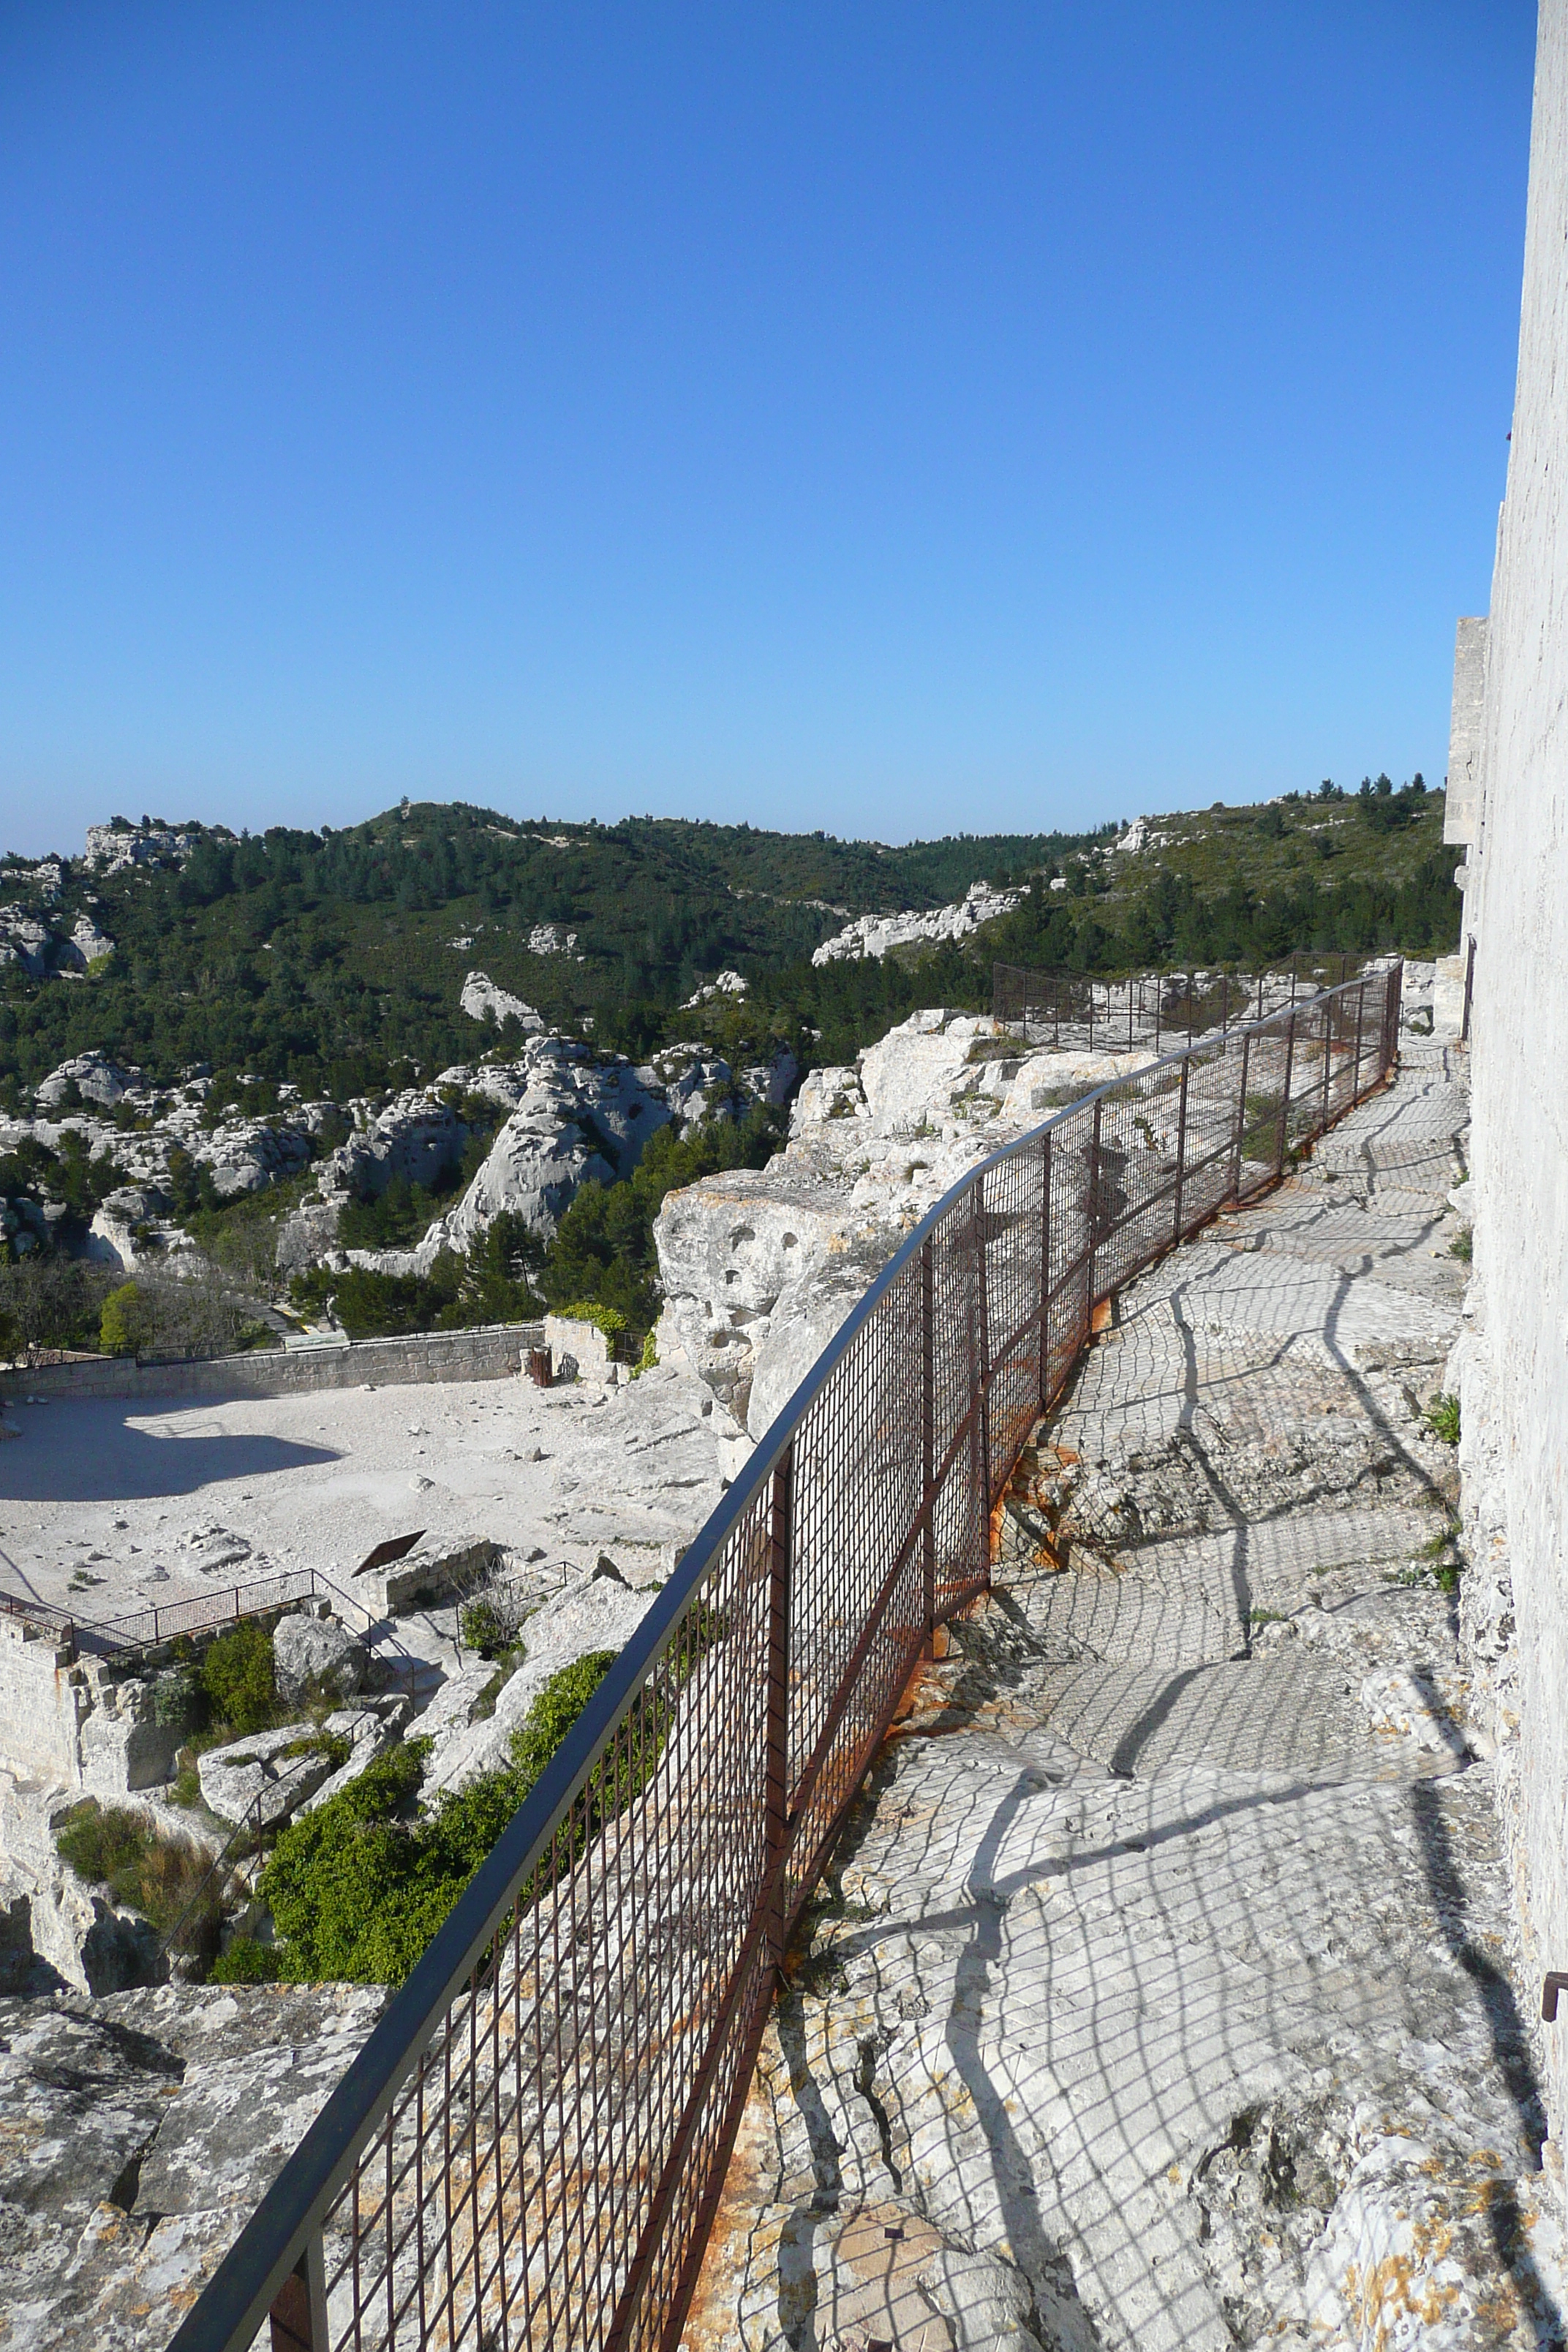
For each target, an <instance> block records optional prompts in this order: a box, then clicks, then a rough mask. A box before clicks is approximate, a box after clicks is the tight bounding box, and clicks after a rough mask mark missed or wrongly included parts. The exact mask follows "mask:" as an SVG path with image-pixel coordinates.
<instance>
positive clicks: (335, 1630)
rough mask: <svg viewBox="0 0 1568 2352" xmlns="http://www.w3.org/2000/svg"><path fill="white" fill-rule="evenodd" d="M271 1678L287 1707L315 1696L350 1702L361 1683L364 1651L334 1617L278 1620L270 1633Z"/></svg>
mask: <svg viewBox="0 0 1568 2352" xmlns="http://www.w3.org/2000/svg"><path fill="white" fill-rule="evenodd" d="M272 1674H273V1680H274V1682H275V1683H276V1685H277V1689H278V1696H279V1698H280V1699H282V1700H283V1702H284V1703H285V1705H286V1706H295V1705H297V1704H298V1702H299V1701H300V1699H302V1698H307V1697H310V1696H314V1695H315V1694H317V1693H320V1694H321V1696H328V1695H331V1696H332V1697H335V1698H352V1697H353V1694H354V1693H355V1691H357V1690H358V1689H359V1687H360V1685H361V1684H362V1683H363V1680H364V1649H363V1644H362V1643H359V1642H356V1641H355V1639H354V1637H353V1634H352V1633H350V1632H349V1630H348V1627H347V1626H346V1625H342V1624H340V1623H339V1622H338V1620H337V1619H336V1618H335V1617H308V1616H305V1615H303V1614H298V1615H295V1616H291V1617H280V1618H279V1621H278V1623H277V1625H276V1626H275V1627H274V1628H273V1633H272Z"/></svg>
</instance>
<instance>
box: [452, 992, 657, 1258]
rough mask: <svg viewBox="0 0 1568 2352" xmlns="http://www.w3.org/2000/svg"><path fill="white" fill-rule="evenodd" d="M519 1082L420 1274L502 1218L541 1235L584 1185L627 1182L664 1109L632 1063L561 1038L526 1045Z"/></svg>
mask: <svg viewBox="0 0 1568 2352" xmlns="http://www.w3.org/2000/svg"><path fill="white" fill-rule="evenodd" d="M522 1068H523V1071H524V1075H525V1081H526V1082H525V1084H524V1086H523V1087H522V1090H521V1096H520V1097H519V1100H518V1104H517V1108H515V1109H514V1110H513V1111H512V1113H511V1115H510V1118H508V1120H507V1121H506V1124H505V1125H504V1127H502V1129H500V1133H499V1135H498V1136H497V1137H496V1139H495V1141H494V1143H493V1144H492V1145H491V1146H490V1150H489V1156H488V1157H487V1159H486V1160H485V1162H484V1165H483V1167H482V1168H480V1170H479V1173H478V1175H477V1176H476V1177H475V1178H474V1181H473V1182H472V1183H471V1184H470V1185H469V1187H468V1191H467V1192H465V1193H464V1195H463V1198H462V1200H461V1201H460V1202H459V1203H458V1206H457V1208H456V1209H455V1210H453V1211H452V1212H451V1213H450V1214H448V1215H447V1216H445V1217H442V1218H438V1219H437V1222H436V1223H434V1224H433V1225H432V1226H431V1227H430V1229H429V1231H428V1233H426V1235H425V1237H424V1239H423V1241H422V1242H421V1243H420V1244H419V1246H418V1248H417V1250H416V1252H415V1253H414V1254H413V1261H412V1262H413V1265H414V1268H415V1270H416V1271H418V1272H421V1273H424V1272H426V1271H428V1268H429V1267H430V1265H432V1264H433V1263H434V1262H435V1259H436V1257H437V1254H438V1252H440V1251H441V1250H443V1249H455V1250H458V1251H463V1250H466V1249H467V1248H468V1245H469V1244H470V1243H471V1242H473V1241H474V1240H475V1239H476V1238H477V1237H478V1236H479V1234H481V1233H483V1232H484V1230H485V1228H486V1227H487V1226H488V1225H489V1224H490V1223H492V1222H493V1220H494V1219H495V1218H496V1217H498V1216H500V1214H501V1213H503V1212H510V1213H512V1214H513V1215H516V1216H520V1217H521V1218H522V1220H523V1222H524V1223H525V1224H527V1225H528V1226H530V1227H531V1230H532V1231H533V1232H534V1233H537V1234H543V1235H545V1236H546V1237H548V1236H549V1235H551V1234H553V1233H554V1231H555V1228H556V1226H557V1224H558V1223H560V1220H561V1218H562V1215H563V1213H564V1212H565V1210H566V1209H567V1208H568V1207H569V1205H570V1203H571V1202H572V1199H573V1197H574V1194H575V1192H576V1191H577V1188H578V1186H579V1185H580V1184H583V1183H584V1182H586V1181H588V1180H589V1179H593V1180H594V1181H596V1182H598V1183H601V1184H613V1183H614V1182H615V1181H616V1178H617V1177H619V1176H627V1175H629V1174H630V1173H631V1171H632V1170H633V1169H634V1168H635V1167H636V1166H637V1161H638V1160H639V1159H640V1158H641V1156H642V1149H643V1146H644V1144H645V1143H646V1142H647V1139H648V1137H649V1136H650V1135H652V1134H653V1133H654V1131H655V1129H658V1128H659V1127H662V1126H664V1125H665V1124H666V1122H667V1121H668V1118H669V1107H668V1104H667V1103H666V1102H665V1100H664V1099H663V1097H662V1095H661V1094H660V1093H659V1092H658V1091H656V1090H655V1089H654V1088H653V1087H649V1086H648V1085H647V1083H646V1082H645V1081H644V1079H643V1078H642V1076H640V1075H639V1073H638V1072H637V1070H635V1069H634V1068H633V1066H632V1065H631V1064H630V1063H629V1062H627V1061H625V1060H622V1059H621V1058H620V1057H619V1056H616V1057H614V1058H612V1059H608V1060H606V1059H605V1058H603V1057H601V1056H598V1055H595V1054H593V1053H592V1052H591V1051H590V1050H589V1048H588V1047H587V1046H586V1045H577V1044H575V1043H574V1041H573V1040H572V1039H570V1038H565V1037H541V1038H537V1039H535V1040H533V1041H531V1043H530V1045H529V1046H528V1048H527V1050H526V1052H525V1054H524V1055H523V1057H522Z"/></svg>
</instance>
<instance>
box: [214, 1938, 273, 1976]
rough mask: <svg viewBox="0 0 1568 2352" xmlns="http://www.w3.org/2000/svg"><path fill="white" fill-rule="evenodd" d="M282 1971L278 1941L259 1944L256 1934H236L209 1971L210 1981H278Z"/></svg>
mask: <svg viewBox="0 0 1568 2352" xmlns="http://www.w3.org/2000/svg"><path fill="white" fill-rule="evenodd" d="M282 1972H283V1955H282V1954H281V1952H279V1949H278V1947H277V1945H276V1944H258V1942H257V1940H256V1938H255V1937H254V1936H236V1937H233V1938H232V1940H231V1941H230V1944H229V1947H228V1949H227V1950H226V1952H220V1953H219V1954H218V1956H217V1958H216V1960H215V1961H214V1962H213V1964H212V1966H211V1968H210V1969H208V1970H207V1982H208V1984H276V1983H277V1981H278V1979H279V1977H280V1976H281V1974H282Z"/></svg>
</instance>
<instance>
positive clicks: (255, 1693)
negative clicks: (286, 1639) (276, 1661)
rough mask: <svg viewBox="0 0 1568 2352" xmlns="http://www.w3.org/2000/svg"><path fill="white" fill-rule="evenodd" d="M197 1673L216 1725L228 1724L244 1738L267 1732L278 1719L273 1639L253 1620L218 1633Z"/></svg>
mask: <svg viewBox="0 0 1568 2352" xmlns="http://www.w3.org/2000/svg"><path fill="white" fill-rule="evenodd" d="M196 1672H197V1676H198V1679H199V1681H200V1683H201V1687H202V1693H203V1696H205V1700H206V1703H207V1709H208V1712H209V1714H210V1716H211V1717H212V1720H213V1721H214V1722H215V1723H222V1724H226V1725H228V1726H229V1727H230V1728H231V1729H233V1730H234V1731H236V1732H237V1733H238V1734H239V1735H240V1737H241V1738H248V1737H249V1735H250V1734H251V1733H252V1732H254V1731H266V1730H268V1729H269V1728H270V1727H271V1726H272V1724H273V1723H274V1722H275V1721H276V1720H277V1716H278V1691H277V1685H276V1684H275V1682H274V1680H273V1674H272V1636H271V1634H270V1633H268V1632H267V1631H266V1630H265V1628H264V1627H262V1626H260V1625H258V1624H257V1623H256V1622H254V1621H251V1622H247V1623H246V1624H243V1625H237V1626H236V1627H235V1629H234V1631H233V1633H222V1634H220V1635H219V1636H218V1639H217V1640H216V1642H215V1643H213V1644H212V1646H211V1648H210V1649H209V1650H207V1651H206V1653H205V1655H204V1656H203V1658H202V1660H201V1664H200V1665H199V1666H198V1667H197V1670H196Z"/></svg>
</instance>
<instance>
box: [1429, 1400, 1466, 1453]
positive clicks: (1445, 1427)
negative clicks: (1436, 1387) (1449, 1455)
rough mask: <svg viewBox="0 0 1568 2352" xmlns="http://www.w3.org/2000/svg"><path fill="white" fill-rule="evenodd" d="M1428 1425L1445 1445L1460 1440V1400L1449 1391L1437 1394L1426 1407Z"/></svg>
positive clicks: (1455, 1443)
mask: <svg viewBox="0 0 1568 2352" xmlns="http://www.w3.org/2000/svg"><path fill="white" fill-rule="evenodd" d="M1426 1426H1427V1428H1428V1429H1429V1430H1430V1431H1431V1433H1432V1434H1433V1436H1434V1437H1436V1438H1439V1439H1440V1440H1441V1441H1442V1443H1443V1444H1445V1445H1458V1442H1459V1400H1458V1397H1457V1396H1449V1395H1447V1393H1444V1394H1441V1395H1438V1396H1435V1397H1434V1398H1433V1400H1432V1402H1431V1403H1430V1404H1429V1405H1428V1406H1427V1408H1426Z"/></svg>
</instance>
